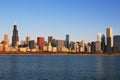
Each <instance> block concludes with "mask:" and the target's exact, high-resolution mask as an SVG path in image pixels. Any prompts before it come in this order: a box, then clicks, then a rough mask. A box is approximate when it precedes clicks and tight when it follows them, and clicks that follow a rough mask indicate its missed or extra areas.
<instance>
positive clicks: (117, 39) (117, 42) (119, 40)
mask: <svg viewBox="0 0 120 80" xmlns="http://www.w3.org/2000/svg"><path fill="white" fill-rule="evenodd" d="M113 41H114V52H120V35H115V36H114V37H113Z"/></svg>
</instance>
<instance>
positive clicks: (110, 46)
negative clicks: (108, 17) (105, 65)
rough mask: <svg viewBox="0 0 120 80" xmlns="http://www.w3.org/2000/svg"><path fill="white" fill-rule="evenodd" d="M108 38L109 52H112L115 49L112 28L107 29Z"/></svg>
mask: <svg viewBox="0 0 120 80" xmlns="http://www.w3.org/2000/svg"><path fill="white" fill-rule="evenodd" d="M106 37H107V52H112V48H113V31H112V28H107V29H106Z"/></svg>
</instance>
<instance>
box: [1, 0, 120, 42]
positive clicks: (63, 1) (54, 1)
mask: <svg viewBox="0 0 120 80" xmlns="http://www.w3.org/2000/svg"><path fill="white" fill-rule="evenodd" d="M14 22H16V23H17V28H18V31H19V33H18V34H19V38H20V41H21V40H25V38H26V36H30V37H31V39H34V40H37V37H40V36H42V37H45V40H47V37H48V36H54V37H55V39H62V40H65V35H66V34H69V35H70V40H71V41H81V40H84V41H85V42H90V41H96V40H97V33H98V32H101V34H106V28H108V27H112V29H113V34H114V35H120V31H119V30H120V0H0V41H2V40H3V39H4V34H8V35H9V40H10V41H11V40H12V34H13V24H14Z"/></svg>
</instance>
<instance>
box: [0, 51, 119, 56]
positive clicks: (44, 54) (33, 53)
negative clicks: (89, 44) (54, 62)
mask: <svg viewBox="0 0 120 80" xmlns="http://www.w3.org/2000/svg"><path fill="white" fill-rule="evenodd" d="M0 56H120V53H66V52H0Z"/></svg>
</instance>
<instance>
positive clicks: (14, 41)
mask: <svg viewBox="0 0 120 80" xmlns="http://www.w3.org/2000/svg"><path fill="white" fill-rule="evenodd" d="M13 27H14V29H13V36H12V46H13V47H14V48H15V47H17V44H18V41H19V36H18V30H17V25H16V23H15V24H14V26H13Z"/></svg>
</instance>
